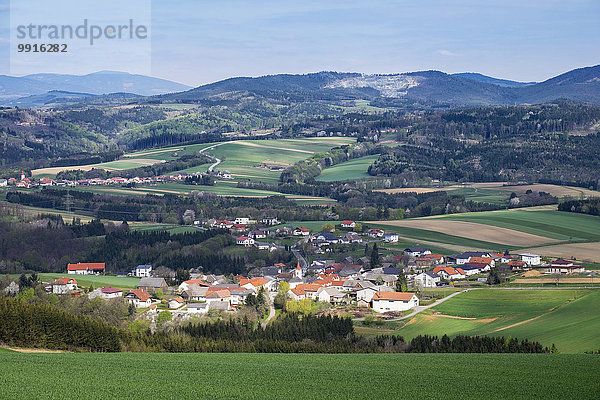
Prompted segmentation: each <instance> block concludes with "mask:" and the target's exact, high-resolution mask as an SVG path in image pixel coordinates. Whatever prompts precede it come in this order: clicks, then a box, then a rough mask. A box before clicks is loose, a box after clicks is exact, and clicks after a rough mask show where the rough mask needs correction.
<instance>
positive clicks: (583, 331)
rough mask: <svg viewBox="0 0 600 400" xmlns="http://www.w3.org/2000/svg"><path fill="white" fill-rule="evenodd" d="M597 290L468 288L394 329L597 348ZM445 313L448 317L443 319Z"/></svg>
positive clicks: (569, 349) (571, 349)
mask: <svg viewBox="0 0 600 400" xmlns="http://www.w3.org/2000/svg"><path fill="white" fill-rule="evenodd" d="M598 307H600V290H593V289H588V290H586V289H544V290H535V289H533V290H527V289H523V290H521V289H514V290H499V289H482V290H472V291H469V292H466V293H463V294H460V295H458V296H455V297H453V298H452V299H450V300H448V301H446V302H444V303H442V304H440V305H438V306H436V307H434V308H432V309H430V310H427V311H424V312H422V313H420V314H418V315H416V316H415V317H413V318H412V319H411V320H409V321H406V322H401V323H400V327H399V329H397V330H396V331H395V333H397V334H400V335H402V336H404V337H405V338H407V339H411V338H413V337H415V336H417V335H420V334H431V335H443V334H448V335H451V336H452V335H457V334H465V335H491V336H505V337H508V336H510V337H516V338H519V339H525V338H527V339H529V340H535V341H539V342H540V343H542V345H544V346H551V345H552V344H553V343H554V344H556V346H557V347H558V350H559V351H561V352H564V353H583V352H585V351H591V350H598V349H600V336H599V335H598V332H599V331H600V314H599V313H598V312H597V310H598ZM448 316H449V317H448Z"/></svg>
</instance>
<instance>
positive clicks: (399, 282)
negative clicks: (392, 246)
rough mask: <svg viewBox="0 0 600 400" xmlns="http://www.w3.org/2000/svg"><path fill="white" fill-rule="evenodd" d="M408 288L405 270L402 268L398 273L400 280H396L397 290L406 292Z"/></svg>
mask: <svg viewBox="0 0 600 400" xmlns="http://www.w3.org/2000/svg"><path fill="white" fill-rule="evenodd" d="M407 289H408V284H407V282H406V275H404V271H403V270H402V269H400V273H398V280H397V281H396V292H406V290H407Z"/></svg>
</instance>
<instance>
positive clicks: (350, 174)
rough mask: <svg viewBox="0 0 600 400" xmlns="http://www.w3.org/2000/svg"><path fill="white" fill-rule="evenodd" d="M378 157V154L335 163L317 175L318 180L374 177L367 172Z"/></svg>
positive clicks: (331, 180) (329, 180) (330, 180)
mask: <svg viewBox="0 0 600 400" xmlns="http://www.w3.org/2000/svg"><path fill="white" fill-rule="evenodd" d="M378 157H379V156H377V155H374V156H366V157H361V158H356V159H354V160H351V161H347V162H345V163H341V164H338V165H334V166H333V167H331V168H326V169H324V170H323V172H321V175H319V176H317V177H316V180H317V181H322V182H333V181H347V180H354V179H368V178H372V176H371V175H369V174H368V173H367V169H368V168H369V166H370V165H371V164H373V162H375V160H377V158H378Z"/></svg>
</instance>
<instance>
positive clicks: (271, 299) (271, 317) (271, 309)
mask: <svg viewBox="0 0 600 400" xmlns="http://www.w3.org/2000/svg"><path fill="white" fill-rule="evenodd" d="M274 295H275V294H272V295H269V296H268V298H269V300H268V301H269V316H268V317H267V319H265V320H264V321H263V323H262V324H261V325H262V327H263V328H264V327H265V326H267V324H268V323H269V321H271V320H272V319H273V318H275V307H274V306H273V296H274Z"/></svg>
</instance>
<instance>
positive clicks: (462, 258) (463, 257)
mask: <svg viewBox="0 0 600 400" xmlns="http://www.w3.org/2000/svg"><path fill="white" fill-rule="evenodd" d="M471 257H491V255H490V253H487V252H482V251H466V252H464V253H461V254H459V255H457V256H455V258H456V264H458V265H463V264H465V263H468V262H469V261H471Z"/></svg>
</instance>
